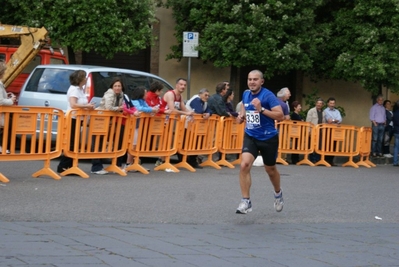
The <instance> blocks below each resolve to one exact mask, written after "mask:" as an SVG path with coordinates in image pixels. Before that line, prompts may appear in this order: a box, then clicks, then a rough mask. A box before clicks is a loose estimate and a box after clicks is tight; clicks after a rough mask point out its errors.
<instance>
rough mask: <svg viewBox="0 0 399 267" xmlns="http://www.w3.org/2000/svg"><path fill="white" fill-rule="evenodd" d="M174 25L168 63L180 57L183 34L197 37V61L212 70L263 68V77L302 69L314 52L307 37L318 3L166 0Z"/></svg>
mask: <svg viewBox="0 0 399 267" xmlns="http://www.w3.org/2000/svg"><path fill="white" fill-rule="evenodd" d="M166 3H167V7H170V8H172V9H173V16H174V18H175V20H176V22H177V25H176V28H175V30H176V34H175V36H176V39H177V41H178V44H177V45H175V46H173V47H172V48H171V49H172V53H171V54H169V55H168V58H177V59H180V58H181V57H182V45H181V44H182V33H183V32H184V31H198V32H199V33H200V45H199V54H200V57H201V59H202V60H204V61H211V62H213V64H214V65H215V66H217V67H230V66H234V67H243V66H248V65H254V64H256V65H266V66H267V69H266V71H265V72H264V75H265V77H266V78H269V77H271V76H273V75H274V74H275V73H277V72H282V73H284V72H288V71H290V70H306V69H308V68H310V67H311V66H312V61H311V58H310V54H311V53H312V51H313V50H315V49H316V48H317V43H315V42H314V41H313V40H312V38H309V36H311V34H312V31H313V30H312V26H313V20H314V18H315V14H314V10H315V8H316V7H317V6H318V5H320V4H321V3H322V1H321V0H302V1H295V0H291V1H284V3H283V2H281V1H275V0H269V1H248V0H235V1H231V0H216V1H215V0H212V1H211V0H202V1H199V0H187V1H181V0H167V2H166Z"/></svg>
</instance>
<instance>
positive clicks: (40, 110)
mask: <svg viewBox="0 0 399 267" xmlns="http://www.w3.org/2000/svg"><path fill="white" fill-rule="evenodd" d="M0 113H1V116H4V126H3V127H2V129H0V130H1V131H3V140H1V147H2V153H0V160H1V161H22V160H23V161H27V160H44V167H43V169H41V170H39V171H37V172H35V173H34V174H32V177H35V178H36V177H39V176H41V175H48V176H50V177H52V178H53V179H56V180H59V179H61V177H60V176H59V175H58V174H57V173H56V172H54V171H53V170H52V169H51V168H50V161H51V160H52V159H54V158H57V157H59V156H60V155H61V135H56V137H55V138H56V140H55V142H53V144H52V142H51V137H52V135H51V132H56V133H61V132H62V125H63V123H62V122H63V120H64V112H63V111H62V110H60V109H56V108H51V107H25V106H0ZM38 118H40V120H39V121H38ZM55 121H59V122H60V123H58V124H57V125H58V126H57V127H56V126H55V123H54V122H55ZM55 127H56V128H55ZM36 140H37V141H36ZM7 143H10V146H7ZM18 143H19V150H18V149H17V144H18ZM7 150H9V151H10V153H9V154H7V153H6V151H7ZM0 181H1V182H3V183H7V182H9V180H8V179H7V177H5V176H4V175H3V174H1V173H0Z"/></svg>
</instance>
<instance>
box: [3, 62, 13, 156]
mask: <svg viewBox="0 0 399 267" xmlns="http://www.w3.org/2000/svg"><path fill="white" fill-rule="evenodd" d="M6 69H7V65H6V63H5V62H4V61H0V106H12V105H14V103H15V101H16V100H17V98H16V96H15V95H14V94H13V93H7V92H6V89H5V88H4V84H3V82H2V79H3V76H4V74H5V73H6ZM3 116H4V115H3V114H1V117H0V120H1V122H0V124H1V127H3V126H4V117H3ZM11 121H12V120H11V114H10V119H9V123H10V124H9V127H8V139H7V148H9V147H10V138H11V129H12V127H11ZM0 142H1V143H0V153H2V151H3V148H2V147H1V144H2V143H3V132H2V131H1V134H0ZM6 151H7V153H10V152H9V150H8V149H7V150H6Z"/></svg>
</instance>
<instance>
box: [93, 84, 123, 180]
mask: <svg viewBox="0 0 399 267" xmlns="http://www.w3.org/2000/svg"><path fill="white" fill-rule="evenodd" d="M123 101H124V94H123V85H122V81H121V80H120V78H119V77H116V78H114V79H113V81H112V83H111V85H110V88H109V89H108V90H107V91H106V92H105V93H104V96H103V98H102V99H101V102H100V105H99V107H98V108H96V109H97V110H111V111H115V112H121V111H123ZM104 127H108V126H107V125H104ZM123 133H124V127H121V132H120V137H119V144H118V145H119V146H121V145H122V141H123ZM93 138H95V137H93ZM100 143H102V141H100ZM94 144H95V142H94V141H93V145H92V150H93V151H94ZM125 158H126V156H121V157H119V158H118V160H117V165H118V166H119V167H122V162H123V161H124V159H125ZM91 163H92V165H91V173H94V174H100V175H103V174H107V173H108V171H106V170H104V167H103V164H102V160H101V159H93V160H92V161H91Z"/></svg>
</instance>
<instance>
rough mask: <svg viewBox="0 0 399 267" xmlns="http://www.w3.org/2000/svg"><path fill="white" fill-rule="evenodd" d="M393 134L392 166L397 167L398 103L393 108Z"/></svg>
mask: <svg viewBox="0 0 399 267" xmlns="http://www.w3.org/2000/svg"><path fill="white" fill-rule="evenodd" d="M392 121H393V134H394V136H395V143H394V147H393V166H395V167H399V162H398V154H399V101H396V103H395V106H394V107H393V120H392Z"/></svg>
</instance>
